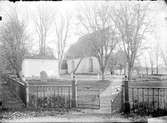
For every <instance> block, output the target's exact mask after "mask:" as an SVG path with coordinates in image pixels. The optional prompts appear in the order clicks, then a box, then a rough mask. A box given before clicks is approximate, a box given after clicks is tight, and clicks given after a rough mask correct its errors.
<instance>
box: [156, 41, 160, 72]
mask: <svg viewBox="0 0 167 123" xmlns="http://www.w3.org/2000/svg"><path fill="white" fill-rule="evenodd" d="M159 53H160V47H159V43H158V41H157V43H156V47H155V57H156V74H158V70H159V67H158V66H159V55H160V54H159Z"/></svg>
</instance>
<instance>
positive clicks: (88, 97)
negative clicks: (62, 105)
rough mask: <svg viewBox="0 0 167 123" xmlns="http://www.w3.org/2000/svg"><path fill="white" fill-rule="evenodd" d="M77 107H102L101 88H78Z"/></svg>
mask: <svg viewBox="0 0 167 123" xmlns="http://www.w3.org/2000/svg"><path fill="white" fill-rule="evenodd" d="M77 107H78V108H89V109H100V90H98V89H96V90H95V89H87V88H84V89H78V90H77Z"/></svg>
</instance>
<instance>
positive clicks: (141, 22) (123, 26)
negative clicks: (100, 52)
mask: <svg viewBox="0 0 167 123" xmlns="http://www.w3.org/2000/svg"><path fill="white" fill-rule="evenodd" d="M146 10H147V9H146V7H145V6H142V5H140V4H133V5H130V4H128V5H123V6H120V8H118V9H115V11H114V13H115V14H114V17H113V15H111V16H112V17H113V22H114V23H115V26H116V28H117V31H118V33H119V35H120V40H121V41H122V48H123V49H124V52H125V54H126V57H127V62H128V79H129V80H131V77H132V70H133V66H134V61H135V59H136V57H137V53H138V51H139V50H140V49H142V42H143V39H144V37H145V34H146V33H147V32H148V29H149V28H148V27H149V24H150V22H149V21H148V20H149V19H148V18H146Z"/></svg>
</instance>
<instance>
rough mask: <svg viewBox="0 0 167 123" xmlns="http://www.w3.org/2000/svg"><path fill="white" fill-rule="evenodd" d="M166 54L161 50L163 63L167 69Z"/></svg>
mask: <svg viewBox="0 0 167 123" xmlns="http://www.w3.org/2000/svg"><path fill="white" fill-rule="evenodd" d="M165 54H166V52H165V51H163V50H162V49H161V57H162V59H163V62H164V64H165V66H166V68H167V56H166V55H165Z"/></svg>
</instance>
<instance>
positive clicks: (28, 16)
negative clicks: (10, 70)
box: [0, 1, 167, 58]
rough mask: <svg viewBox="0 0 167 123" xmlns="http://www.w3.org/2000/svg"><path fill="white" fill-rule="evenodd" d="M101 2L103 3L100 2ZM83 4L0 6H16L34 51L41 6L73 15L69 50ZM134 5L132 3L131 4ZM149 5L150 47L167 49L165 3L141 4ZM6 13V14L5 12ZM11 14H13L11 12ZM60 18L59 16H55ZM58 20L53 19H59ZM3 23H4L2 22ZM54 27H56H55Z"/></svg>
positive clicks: (6, 6) (52, 37) (50, 42)
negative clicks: (37, 18) (152, 31)
mask: <svg viewBox="0 0 167 123" xmlns="http://www.w3.org/2000/svg"><path fill="white" fill-rule="evenodd" d="M99 2H101V1H99ZM81 3H83V1H77V2H76V1H61V2H16V3H11V2H10V3H9V2H1V3H0V4H1V5H3V7H2V8H3V11H5V12H6V11H9V6H14V7H15V8H16V10H17V12H18V14H19V17H20V19H21V20H24V21H25V22H26V23H27V25H28V28H27V30H28V31H29V34H30V35H31V38H32V44H33V49H34V50H36V49H37V48H38V41H37V38H36V35H35V33H34V32H35V30H34V25H33V20H34V19H35V15H36V14H37V8H38V7H39V6H41V5H45V6H47V9H48V10H49V11H50V12H51V13H55V14H59V13H66V12H68V13H69V14H72V15H73V19H72V23H73V25H72V26H71V27H70V38H69V39H68V43H67V48H66V49H68V47H70V45H71V44H73V43H74V42H76V41H77V40H78V38H79V35H77V34H76V32H77V30H78V28H79V27H78V26H76V24H75V23H76V18H75V16H76V13H77V10H78V8H80V5H81ZM91 3H92V2H87V5H89V4H91ZM119 3H122V4H123V1H120V2H113V1H111V2H108V3H107V4H115V5H116V6H117V5H118V4H119ZM131 3H132V2H131ZM146 3H147V4H149V5H150V6H152V10H151V11H150V13H149V15H148V16H150V17H151V18H152V20H153V30H154V34H152V35H148V36H147V41H148V43H147V44H148V45H149V46H152V47H155V45H156V44H157V41H158V44H159V45H160V47H161V48H163V49H165V48H167V21H165V17H167V7H166V5H165V4H164V2H163V1H161V2H141V4H146ZM3 13H4V12H3ZM9 13H11V12H9ZM2 15H3V21H5V19H6V14H2ZM55 17H57V18H58V15H57V16H55ZM57 18H53V21H54V19H57ZM1 23H2V22H1ZM53 27H54V26H53ZM55 42H56V39H55V33H54V29H53V30H52V31H51V35H50V36H49V38H48V39H47V44H48V45H49V46H50V47H51V48H54V50H55V52H56V45H55ZM143 57H147V55H143V56H142V57H141V58H143Z"/></svg>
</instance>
